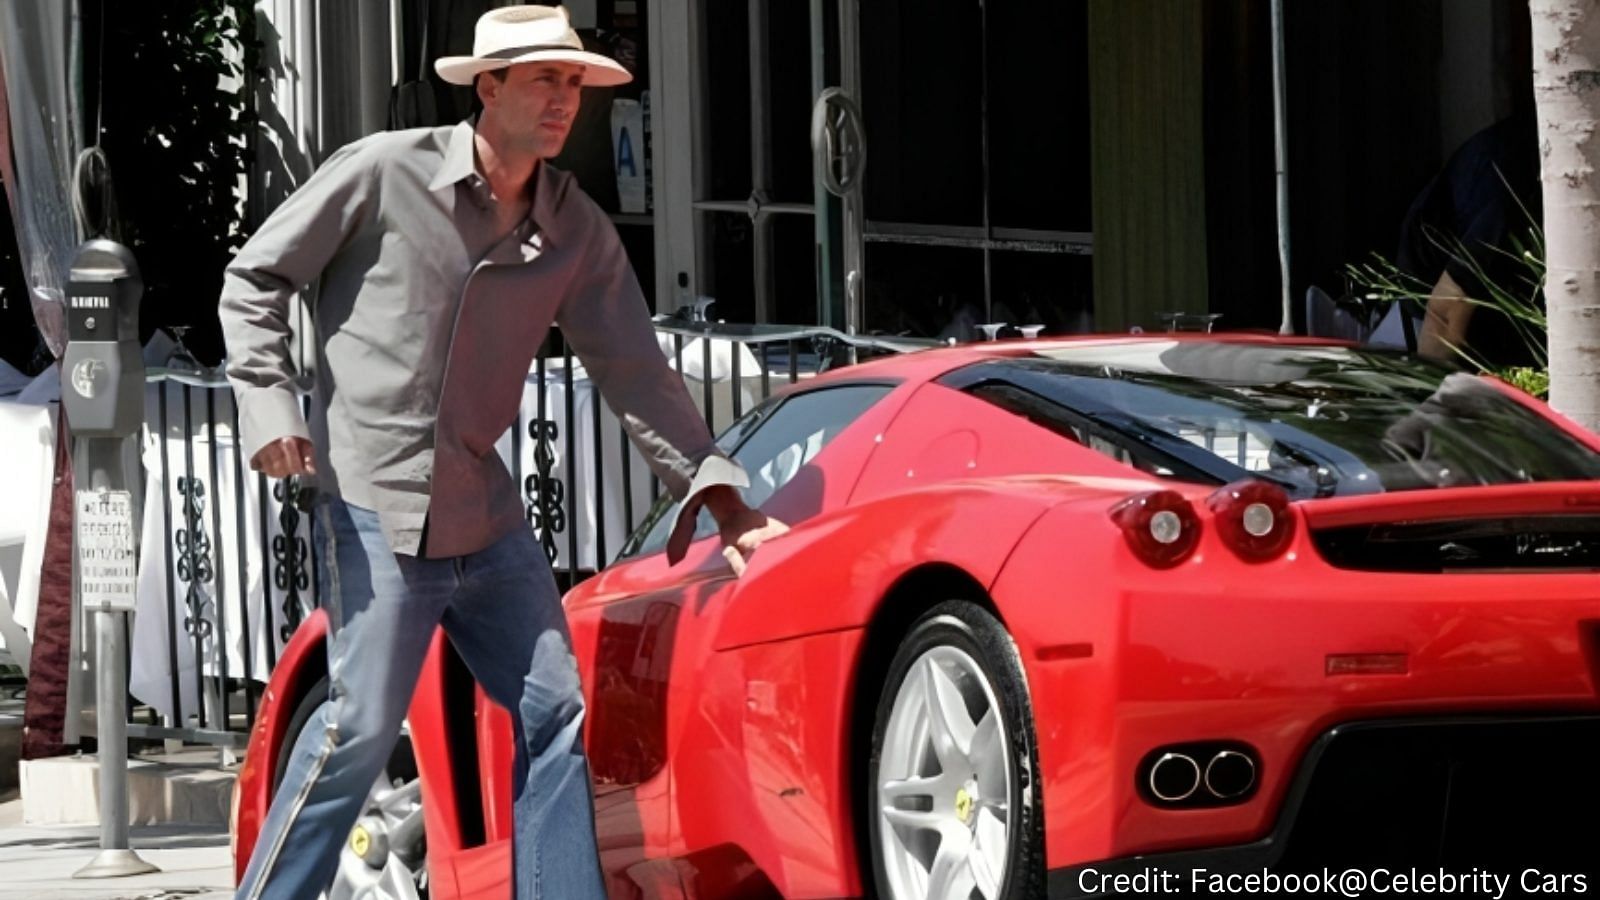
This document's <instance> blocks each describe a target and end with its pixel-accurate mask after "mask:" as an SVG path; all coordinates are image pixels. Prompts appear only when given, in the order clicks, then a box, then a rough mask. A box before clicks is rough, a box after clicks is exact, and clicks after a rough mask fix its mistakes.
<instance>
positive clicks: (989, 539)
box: [715, 480, 1057, 650]
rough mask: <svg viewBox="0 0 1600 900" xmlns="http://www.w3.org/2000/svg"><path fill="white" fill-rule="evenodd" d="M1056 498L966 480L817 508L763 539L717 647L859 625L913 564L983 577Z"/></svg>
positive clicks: (1006, 484) (1029, 485) (995, 570)
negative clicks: (824, 511)
mask: <svg viewBox="0 0 1600 900" xmlns="http://www.w3.org/2000/svg"><path fill="white" fill-rule="evenodd" d="M1056 499H1057V498H1056V497H1055V496H1053V494H1052V492H1051V491H1049V490H1048V489H1044V490H1041V489H1040V487H1039V485H1038V484H1037V483H1035V482H1031V481H1028V482H1024V481H999V480H997V481H991V482H965V483H960V484H951V485H939V486H936V487H932V488H928V489H924V490H918V491H913V492H908V493H905V494H898V495H894V496H891V497H886V498H883V499H880V500H875V501H873V502H870V503H867V504H863V505H860V506H855V507H851V508H849V509H847V510H843V511H841V512H839V513H836V514H833V515H828V516H821V517H818V518H817V519H814V520H811V521H809V522H806V523H804V524H802V525H800V526H798V527H796V528H795V529H794V530H793V531H792V532H790V533H789V534H788V535H785V536H784V537H782V538H779V539H777V540H774V541H771V542H769V543H767V544H765V545H763V546H762V548H761V552H760V553H757V554H756V555H755V556H754V557H752V559H751V562H750V568H749V569H748V570H747V571H746V572H745V575H744V577H743V578H741V579H740V580H739V584H738V587H737V588H736V589H735V591H734V596H733V600H732V602H731V603H730V604H729V606H728V608H727V611H726V614H725V615H724V616H723V617H722V621H721V624H720V627H719V629H718V633H717V638H716V645H715V646H716V649H718V650H729V649H732V648H735V647H743V646H748V645H750V644H759V643H766V642H770V641H779V640H787V639H790V638H796V637H802V636H805V635H811V634H820V633H823V632H829V631H840V630H844V629H850V628H861V627H864V626H866V624H867V623H868V622H869V621H871V619H872V617H873V615H874V614H875V613H876V611H877V609H878V607H879V605H880V603H881V602H882V601H883V598H885V597H887V596H890V594H891V588H893V586H894V585H895V583H896V582H898V581H899V580H900V579H901V578H903V577H905V575H906V574H907V573H908V572H910V571H911V570H913V569H915V568H918V567H921V566H925V565H928V564H930V563H944V564H946V565H950V566H954V567H956V568H959V569H961V570H962V571H964V572H966V573H967V574H968V575H970V576H972V577H973V578H974V579H976V580H977V581H978V582H979V583H980V584H982V585H984V586H985V587H988V586H989V585H991V584H992V583H993V581H994V578H995V576H996V575H998V574H999V572H1000V569H1001V567H1002V566H1003V565H1004V564H1005V561H1006V559H1007V557H1009V556H1010V554H1011V551H1012V548H1014V547H1015V546H1016V543H1017V541H1018V539H1019V538H1021V536H1022V535H1023V534H1024V533H1025V532H1026V531H1027V530H1028V528H1029V526H1031V525H1032V524H1033V522H1034V521H1035V520H1037V519H1038V518H1039V516H1040V515H1041V514H1043V513H1044V511H1045V510H1046V509H1048V508H1049V506H1050V505H1052V503H1053V502H1054V501H1055V500H1056Z"/></svg>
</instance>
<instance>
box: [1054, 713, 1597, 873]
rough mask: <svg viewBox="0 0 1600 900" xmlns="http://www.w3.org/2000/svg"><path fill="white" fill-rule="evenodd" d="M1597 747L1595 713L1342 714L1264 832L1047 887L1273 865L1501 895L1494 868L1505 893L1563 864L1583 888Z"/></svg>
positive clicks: (1111, 865) (1117, 862) (1120, 863)
mask: <svg viewBox="0 0 1600 900" xmlns="http://www.w3.org/2000/svg"><path fill="white" fill-rule="evenodd" d="M1597 753H1600V716H1595V715H1569V716H1524V717H1510V716H1507V717H1481V716H1473V717H1455V718H1427V719H1397V720H1382V721H1368V722H1355V723H1348V724H1342V725H1339V726H1337V727H1335V728H1332V729H1330V730H1328V731H1327V732H1325V733H1323V734H1322V735H1321V737H1320V738H1318V740H1317V741H1316V742H1315V743H1314V744H1313V745H1312V747H1311V748H1310V749H1309V751H1308V752H1307V753H1306V755H1305V757H1304V760H1303V762H1302V763H1301V765H1300V768H1299V769H1298V770H1297V771H1296V772H1295V775H1294V778H1293V781H1292V782H1291V785H1290V788H1289V791H1288V793H1287V795H1286V797H1285V800H1284V803H1283V805H1282V807H1281V810H1280V812H1279V814H1278V817H1277V820H1276V823H1275V825H1274V827H1273V829H1272V831H1271V832H1270V833H1269V834H1268V835H1267V836H1266V837H1265V838H1263V839H1261V840H1258V841H1253V842H1251V843H1247V844H1236V845H1230V846H1219V847H1211V848H1205V849H1196V850H1184V851H1177V852H1170V853H1156V854H1148V855H1140V856H1134V857H1128V858H1123V859H1113V860H1106V861H1103V862H1096V863H1089V864H1084V865H1076V866H1070V867H1065V868H1060V869H1055V870H1052V871H1051V872H1050V873H1049V892H1048V893H1049V897H1050V898H1051V900H1068V898H1080V897H1102V896H1114V895H1120V894H1146V893H1148V894H1157V893H1172V894H1175V895H1194V894H1204V893H1207V892H1208V888H1210V890H1209V892H1210V893H1218V894H1220V893H1239V892H1241V887H1242V888H1243V890H1245V891H1248V890H1250V888H1249V887H1248V884H1249V883H1248V882H1244V881H1243V880H1241V879H1240V878H1234V879H1232V880H1227V877H1228V876H1230V875H1233V876H1258V877H1260V876H1264V874H1265V873H1269V872H1270V873H1276V874H1277V875H1279V876H1286V875H1290V874H1294V875H1300V876H1308V879H1302V882H1301V883H1302V884H1304V883H1305V881H1307V880H1317V881H1326V880H1328V879H1333V880H1334V883H1335V886H1334V887H1331V888H1321V889H1316V890H1311V891H1310V892H1311V893H1320V894H1323V895H1324V896H1339V895H1341V894H1343V895H1347V896H1353V895H1355V894H1354V893H1350V891H1351V889H1352V888H1358V887H1359V888H1362V889H1360V890H1358V891H1356V892H1355V893H1360V894H1365V893H1367V892H1368V891H1369V890H1370V891H1372V892H1385V893H1402V894H1404V893H1406V889H1405V888H1406V887H1407V886H1408V885H1409V888H1410V890H1418V889H1422V890H1426V889H1427V888H1425V887H1423V888H1419V887H1418V886H1417V884H1416V882H1414V881H1412V882H1407V881H1405V880H1404V879H1410V878H1418V877H1427V876H1429V875H1432V876H1435V877H1441V878H1442V877H1443V876H1444V875H1446V874H1448V875H1450V876H1452V877H1455V878H1457V879H1463V878H1465V879H1478V882H1463V881H1459V880H1458V881H1457V882H1454V883H1455V884H1456V885H1457V886H1458V887H1460V888H1461V889H1462V891H1463V892H1467V891H1468V890H1471V891H1472V892H1476V890H1477V889H1478V888H1486V889H1488V890H1489V895H1491V896H1493V895H1494V894H1495V886H1496V882H1494V881H1493V880H1491V879H1494V878H1496V877H1500V878H1506V879H1508V882H1507V884H1508V888H1507V889H1506V894H1505V895H1507V896H1511V895H1515V894H1517V893H1518V892H1519V889H1520V890H1521V891H1524V892H1526V891H1533V890H1543V891H1544V892H1546V893H1549V892H1552V891H1551V890H1550V888H1552V887H1554V886H1555V883H1552V882H1549V881H1547V880H1546V879H1547V878H1548V877H1551V876H1554V877H1556V878H1559V877H1560V876H1563V875H1565V876H1568V879H1567V880H1566V881H1565V882H1560V884H1561V888H1560V889H1558V890H1559V891H1560V892H1563V893H1566V892H1573V891H1577V892H1582V891H1586V890H1588V889H1589V888H1590V887H1592V886H1596V885H1600V877H1597V876H1600V853H1597V852H1596V850H1595V847H1596V845H1597V837H1600V824H1597V823H1596V820H1595V812H1594V811H1595V810H1596V809H1600V766H1597V765H1596V764H1595V760H1596V758H1597ZM1347 871H1353V872H1356V873H1359V874H1357V875H1353V876H1352V875H1349V874H1346V873H1347ZM1530 873H1531V874H1530ZM1119 875H1120V876H1126V878H1125V879H1119V878H1118V877H1117V876H1119ZM1219 878H1220V879H1223V880H1221V881H1218V880H1216V879H1219ZM1577 878H1582V879H1583V881H1582V883H1581V884H1580V883H1578V882H1577V881H1576V880H1575V879H1577ZM1352 879H1354V880H1352ZM1397 879H1398V880H1397ZM1257 883H1262V884H1263V888H1262V889H1261V890H1271V889H1272V884H1273V883H1272V882H1264V883H1263V882H1257ZM1434 883H1435V884H1439V882H1434ZM1278 884H1279V885H1280V887H1279V888H1278V889H1279V890H1283V889H1285V888H1284V887H1282V886H1281V885H1282V884H1283V882H1281V881H1280V882H1278ZM1261 890H1258V891H1257V892H1261ZM1448 892H1454V891H1448Z"/></svg>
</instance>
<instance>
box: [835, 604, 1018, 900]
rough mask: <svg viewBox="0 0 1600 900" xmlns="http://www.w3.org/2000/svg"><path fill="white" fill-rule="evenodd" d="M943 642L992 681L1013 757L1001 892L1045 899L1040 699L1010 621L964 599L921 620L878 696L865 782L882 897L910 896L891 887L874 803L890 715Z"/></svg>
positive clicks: (1010, 897) (871, 854) (1006, 899)
mask: <svg viewBox="0 0 1600 900" xmlns="http://www.w3.org/2000/svg"><path fill="white" fill-rule="evenodd" d="M940 646H946V647H953V648H955V649H958V650H961V651H962V652H964V653H965V654H967V656H969V657H971V659H972V660H973V661H975V662H976V663H977V664H978V666H979V668H980V669H981V670H982V672H983V674H984V676H985V677H986V678H987V679H988V681H989V684H990V687H991V689H992V690H993V692H994V695H995V698H996V707H997V708H998V709H999V711H1000V716H1001V727H1002V730H1003V733H1004V734H1005V735H1006V739H1007V741H1008V748H1009V756H1010V757H1011V759H1012V762H1013V765H1012V766H1011V796H1012V797H1014V798H1017V802H1016V804H1015V806H1016V810H1015V814H1014V815H1010V816H1008V820H1007V823H1006V842H1007V854H1006V856H1007V858H1006V864H1005V874H1004V876H1003V880H1002V882H1001V885H1000V893H999V897H1001V898H1003V900H1033V898H1043V897H1044V896H1045V864H1044V807H1043V797H1042V794H1041V791H1040V787H1039V784H1038V777H1037V773H1038V771H1039V752H1038V744H1037V740H1036V738H1035V734H1034V720H1033V705H1032V702H1031V701H1030V699H1029V696H1028V689H1027V682H1026V680H1025V678H1024V676H1023V672H1022V660H1021V658H1020V657H1019V656H1018V654H1017V647H1016V644H1015V643H1013V642H1012V640H1011V636H1010V634H1008V633H1007V632H1006V630H1005V626H1003V625H1001V624H1000V622H999V621H998V620H997V619H996V618H995V617H994V616H993V615H992V614H991V613H989V612H988V611H987V610H985V609H984V608H982V607H980V606H978V605H977V604H975V603H971V602H968V601H964V600H952V601H947V602H944V603H941V604H939V605H938V606H936V607H934V608H933V609H931V610H929V611H928V612H927V613H925V614H924V615H923V616H922V617H921V618H919V619H917V621H916V622H915V623H914V624H913V625H912V626H911V628H910V630H909V631H908V632H907V633H906V636H905V637H904V638H903V639H902V640H901V642H900V646H899V649H898V651H897V652H896V653H895V656H894V660H893V661H892V662H891V663H890V664H889V671H888V674H887V675H886V676H885V679H884V683H883V687H882V690H881V691H880V692H879V694H878V698H877V712H876V715H875V717H874V721H873V728H872V744H871V755H870V757H869V760H868V764H867V783H866V784H865V785H864V789H865V807H866V820H867V823H868V826H867V828H868V846H867V847H866V848H864V849H865V854H866V855H867V856H868V858H870V859H871V861H872V877H873V883H874V886H875V889H876V892H877V893H876V896H877V897H878V898H879V900H910V898H902V897H896V896H895V895H894V894H893V893H892V892H891V888H890V882H889V880H888V873H887V869H886V864H885V860H884V858H883V853H882V851H881V849H880V845H881V830H882V825H881V822H880V817H879V815H878V812H877V809H876V808H875V804H876V802H877V790H878V788H877V785H878V783H879V769H880V766H881V763H882V755H883V746H884V740H885V736H886V733H887V729H888V725H889V717H890V713H891V712H892V711H893V708H894V702H895V698H896V696H897V695H898V693H899V691H900V687H901V684H902V682H904V681H905V678H906V675H907V674H908V673H909V671H910V669H911V666H912V664H913V663H915V662H916V661H917V660H918V659H919V658H920V657H921V656H922V655H923V654H924V653H926V652H927V651H929V650H931V649H933V648H935V647H940ZM975 896H977V894H976V893H975ZM919 900H920V898H919Z"/></svg>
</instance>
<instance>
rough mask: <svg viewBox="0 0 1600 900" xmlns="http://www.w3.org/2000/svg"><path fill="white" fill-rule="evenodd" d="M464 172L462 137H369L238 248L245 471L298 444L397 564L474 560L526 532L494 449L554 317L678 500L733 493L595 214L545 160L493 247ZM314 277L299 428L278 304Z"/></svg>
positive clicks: (235, 295) (487, 205)
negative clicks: (310, 380)
mask: <svg viewBox="0 0 1600 900" xmlns="http://www.w3.org/2000/svg"><path fill="white" fill-rule="evenodd" d="M474 157H475V154H474V147H473V130H472V126H471V124H470V123H466V122H463V123H462V124H460V125H456V126H454V127H449V126H446V127H442V128H425V129H412V130H408V131H398V132H385V133H381V134H376V135H373V136H371V137H368V138H364V139H362V140H360V141H357V142H355V143H353V144H351V145H349V146H347V147H345V148H343V149H341V150H340V151H339V152H338V153H336V154H334V155H333V157H331V158H330V159H329V160H328V161H327V162H326V163H325V164H323V166H322V167H321V168H320V169H318V170H317V172H316V174H315V175H313V176H312V177H311V178H310V179H309V180H308V181H307V182H306V183H305V185H303V186H302V187H301V188H300V189H299V190H298V191H296V192H295V193H294V194H293V195H292V196H291V197H289V199H288V200H286V201H285V202H284V203H283V204H282V205H281V206H280V207H279V208H278V209H277V210H276V211H275V212H274V213H273V214H272V215H271V216H270V217H269V218H268V219H267V221H266V222H265V223H263V224H262V226H261V228H260V229H259V230H258V231H257V232H256V234H255V236H254V237H252V238H251V239H250V241H249V242H248V243H247V244H246V245H245V247H244V249H243V250H241V251H239V255H238V256H237V257H236V258H235V259H234V261H233V264H232V265H230V266H229V267H228V270H227V274H226V276H225V278H224V281H223V288H222V301H221V318H222V328H223V333H224V335H225V337H226V339H227V344H228V365H227V372H228V377H229V379H230V380H231V381H232V383H233V388H234V392H235V393H236V394H237V396H238V406H239V418H240V424H241V428H242V431H243V434H242V441H243V448H244V452H245V454H246V458H247V459H248V458H250V457H253V456H254V455H255V453H256V452H257V451H258V450H260V449H261V448H262V447H263V446H265V445H266V444H268V443H270V442H272V441H274V440H277V439H279V438H283V437H289V436H300V437H309V438H311V439H312V441H313V443H314V444H315V446H316V448H317V469H318V476H319V481H320V483H321V485H322V487H323V489H324V490H326V491H329V492H332V493H334V494H336V495H337V496H340V497H343V498H344V499H345V500H347V501H348V502H350V503H353V504H355V505H357V506H361V507H365V508H368V509H373V510H376V511H377V512H378V514H379V519H380V521H381V523H382V526H383V531H384V534H385V535H386V536H387V537H388V539H389V544H390V546H391V547H392V548H393V549H394V550H395V551H396V552H398V553H406V554H412V555H416V554H422V553H426V555H428V556H455V555H460V554H464V553H471V552H473V551H476V550H480V549H482V548H484V547H486V546H488V545H489V544H491V543H492V542H493V541H494V540H496V539H497V538H499V537H501V536H503V535H504V534H506V533H507V532H509V531H510V530H511V529H512V528H515V527H517V526H519V525H520V524H521V523H522V522H523V510H522V503H521V501H520V500H519V499H518V494H517V492H516V490H515V486H514V485H513V484H512V481H511V477H510V474H509V473H508V472H507V471H506V468H505V465H504V463H502V462H501V460H500V456H499V454H498V453H496V452H495V449H494V445H495V441H496V440H498V439H499V438H500V436H501V435H502V434H504V433H505V431H506V429H507V428H509V427H511V425H512V423H513V422H514V421H515V419H516V414H517V409H518V406H519V404H520V401H521V397H522V390H523V384H524V381H525V379H526V376H527V372H528V367H529V365H530V363H531V362H532V360H533V355H534V353H535V352H536V351H537V349H538V347H539V345H540V344H541V343H542V342H543V341H544V338H545V334H546V332H547V331H548V330H549V328H550V325H551V323H552V321H553V322H555V323H556V324H558V325H559V326H560V328H561V332H562V335H563V336H564V337H565V338H566V340H567V342H568V344H569V345H570V346H571V347H572V348H573V350H574V351H575V352H576V353H577V354H578V356H579V358H581V359H582V360H583V362H584V364H585V366H586V367H587V369H588V372H589V376H590V378H592V379H593V380H594V382H595V384H596V385H597V386H598V387H599V389H600V392H601V394H602V396H604V398H605V400H606V402H607V403H608V404H609V405H610V407H611V409H612V410H613V411H614V412H615V413H616V414H617V417H618V418H619V419H620V420H621V421H622V424H623V426H624V427H625V428H626V429H627V431H628V433H629V435H630V436H631V437H632V439H633V441H634V443H635V444H636V445H637V446H638V447H639V449H640V451H641V452H642V453H643V455H644V458H645V461H646V462H647V463H648V464H649V465H650V468H651V469H652V470H653V471H654V472H655V474H656V475H657V476H658V477H659V478H660V479H661V481H662V484H663V485H664V486H665V487H666V488H667V489H668V490H669V491H670V492H671V493H672V494H673V495H674V496H677V497H680V498H681V497H688V496H692V495H693V494H695V493H698V492H699V491H700V490H702V489H704V488H706V487H709V486H711V485H715V484H731V485H734V486H741V487H742V486H744V485H746V484H747V483H748V479H747V478H746V477H745V474H744V472H743V471H742V470H741V469H739V467H738V466H737V465H736V464H734V463H732V462H731V461H729V460H727V459H726V458H725V457H722V456H719V455H716V454H715V452H714V450H715V448H714V446H713V444H712V439H711V434H710V433H709V431H707V429H706V426H705V423H704V421H703V420H702V419H701V418H700V415H699V413H698V412H697V411H696V409H695V407H694V404H693V402H692V401H691V400H690V398H689V394H688V391H687V390H686V389H685V387H684V384H683V381H682V379H681V378H679V377H678V376H677V375H676V373H674V372H673V371H672V370H671V368H670V367H669V366H668V365H667V363H666V359H665V357H664V356H663V355H662V353H661V351H660V349H659V345H658V344H657V342H656V339H655V336H654V332H653V330H652V329H651V327H650V321H649V314H648V312H649V311H648V307H647V306H646V304H645V300H644V296H643V294H642V293H641V292H640V290H639V284H638V281H637V279H636V278H635V277H634V274H633V270H632V268H631V267H630V266H629V264H628V260H627V256H626V255H625V254H624V252H623V248H622V243H621V241H620V240H619V239H618V237H617V233H616V229H615V228H614V227H613V226H612V224H611V221H610V220H609V219H608V218H607V217H606V215H605V213H604V212H602V211H601V209H600V208H599V207H598V206H596V205H595V203H594V201H592V200H590V199H589V197H588V196H587V195H585V194H584V193H583V191H582V190H580V189H579V188H578V186H577V184H576V183H575V182H574V180H573V178H572V177H571V176H570V175H568V174H566V173H564V172H560V171H558V170H556V169H554V168H552V167H551V166H549V165H548V164H545V163H540V164H539V166H538V167H537V169H536V170H535V173H534V176H533V179H532V180H531V181H530V182H529V187H528V189H529V190H530V191H531V192H532V193H533V203H532V207H531V209H530V212H529V216H528V218H527V219H525V220H524V221H523V222H522V223H521V224H519V225H518V226H517V227H516V228H514V229H513V230H512V231H511V232H510V233H509V234H501V233H496V226H495V210H494V205H495V204H494V200H493V198H492V197H491V196H490V193H489V188H488V185H487V183H486V182H485V181H484V180H483V178H482V177H481V176H480V175H479V174H478V172H477V169H476V164H475V161H474ZM319 276H320V277H321V279H322V281H321V287H320V290H319V291H318V293H317V302H316V323H317V330H318V335H319V346H318V348H317V370H316V390H315V393H314V400H313V404H312V406H313V415H312V418H311V423H310V428H309V429H308V427H307V423H306V421H305V419H304V418H303V417H302V416H301V413H300V404H299V402H298V400H297V398H296V393H295V390H294V387H293V380H294V375H295V372H294V366H293V363H292V362H291V360H290V357H289V334H290V327H289V304H290V300H291V298H292V297H293V296H294V294H295V292H297V291H299V290H300V289H301V288H303V287H305V286H306V285H308V284H310V283H311V282H313V281H315V280H316V279H317V278H318V277H319ZM424 522H426V523H427V547H426V548H423V547H422V546H421V538H422V533H423V525H424Z"/></svg>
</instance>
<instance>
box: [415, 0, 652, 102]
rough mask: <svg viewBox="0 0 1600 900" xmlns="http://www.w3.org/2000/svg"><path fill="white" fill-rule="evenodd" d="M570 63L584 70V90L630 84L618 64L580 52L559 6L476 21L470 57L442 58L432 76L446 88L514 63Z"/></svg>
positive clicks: (510, 10)
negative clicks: (441, 81)
mask: <svg viewBox="0 0 1600 900" xmlns="http://www.w3.org/2000/svg"><path fill="white" fill-rule="evenodd" d="M543 61H554V62H571V63H578V64H580V65H584V66H588V68H587V69H586V70H585V71H584V73H583V83H584V86H585V87H611V86H613V85H618V84H627V83H628V82H630V81H632V80H633V76H632V75H631V74H629V72H628V70H627V69H624V68H623V67H622V64H621V63H618V62H617V61H616V60H614V59H611V58H610V57H606V56H601V55H600V54H598V53H590V52H588V51H587V50H584V49H583V41H582V39H580V38H579V37H578V32H576V31H574V30H573V28H572V23H571V22H570V21H569V20H568V18H567V10H566V7H564V6H506V7H502V8H500V9H491V10H489V11H488V12H486V13H484V14H483V15H482V16H479V17H478V26H477V29H476V31H475V32H474V33H473V38H472V55H471V56H444V57H440V58H439V59H438V60H435V61H434V64H433V68H434V71H436V72H438V73H439V77H440V78H443V79H444V80H445V81H448V82H450V83H451V84H472V79H474V78H476V77H477V76H478V75H480V74H482V73H484V72H491V71H493V70H495V69H504V68H506V67H507V66H512V65H515V64H517V63H527V62H543Z"/></svg>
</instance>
